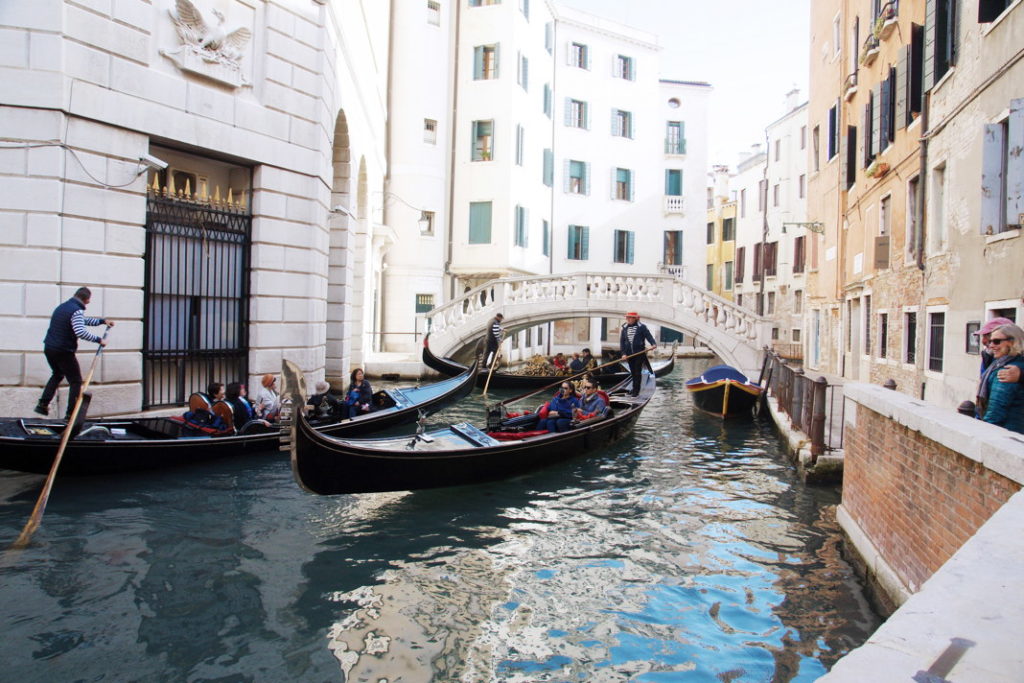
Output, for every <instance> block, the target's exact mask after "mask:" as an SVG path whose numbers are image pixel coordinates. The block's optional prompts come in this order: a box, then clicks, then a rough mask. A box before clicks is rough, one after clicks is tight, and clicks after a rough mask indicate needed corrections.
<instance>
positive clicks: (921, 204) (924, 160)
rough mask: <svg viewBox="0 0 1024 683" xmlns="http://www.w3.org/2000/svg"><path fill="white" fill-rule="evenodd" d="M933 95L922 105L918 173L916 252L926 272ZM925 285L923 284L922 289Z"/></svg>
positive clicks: (925, 98)
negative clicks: (930, 129) (925, 247)
mask: <svg viewBox="0 0 1024 683" xmlns="http://www.w3.org/2000/svg"><path fill="white" fill-rule="evenodd" d="M931 101H932V94H931V92H926V93H925V94H924V102H923V103H922V104H921V149H920V157H921V170H920V172H919V173H918V178H920V180H919V181H918V183H917V185H918V187H917V193H918V202H917V204H918V205H917V235H916V236H915V237H916V240H915V241H916V242H917V244H915V245H914V250H915V251H916V252H917V267H918V269H919V270H921V271H924V235H925V231H924V221H925V218H927V217H928V210H927V209H925V199H927V197H928V193H927V190H926V189H925V188H926V187H927V186H928V182H927V180H928V132H929V131H928V110H929V109H930V108H931ZM923 285H924V283H923V282H922V289H923ZM922 294H923V292H922Z"/></svg>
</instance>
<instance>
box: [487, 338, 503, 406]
mask: <svg viewBox="0 0 1024 683" xmlns="http://www.w3.org/2000/svg"><path fill="white" fill-rule="evenodd" d="M499 358H501V345H500V344H499V345H498V349H497V350H496V351H495V352H494V360H492V361H491V369H490V370H488V371H487V381H486V382H484V398H485V399H486V398H487V387H489V386H491V375H493V374H494V368H495V366H497V365H498V359H499Z"/></svg>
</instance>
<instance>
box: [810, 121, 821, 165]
mask: <svg viewBox="0 0 1024 683" xmlns="http://www.w3.org/2000/svg"><path fill="white" fill-rule="evenodd" d="M811 146H812V149H811V164H812V168H813V169H814V172H815V173H817V172H818V171H820V170H821V160H820V159H819V158H818V154H819V151H820V149H821V130H820V129H819V128H818V126H815V127H814V130H813V131H811Z"/></svg>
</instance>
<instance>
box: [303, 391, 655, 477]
mask: <svg viewBox="0 0 1024 683" xmlns="http://www.w3.org/2000/svg"><path fill="white" fill-rule="evenodd" d="M645 378H646V381H645V383H644V387H643V390H642V391H641V394H640V396H639V397H637V398H635V399H626V398H622V397H615V396H613V397H612V406H613V413H612V416H611V417H609V418H606V419H604V420H600V421H598V422H594V423H591V424H589V425H584V426H580V427H577V428H576V429H571V430H569V431H567V432H561V433H556V434H545V435H541V436H535V437H529V438H522V439H514V440H510V441H497V440H495V439H493V438H490V437H489V436H488V435H486V434H484V433H483V432H481V431H479V430H476V429H475V428H473V427H472V426H471V425H465V424H462V425H453V426H451V427H449V428H447V429H443V430H438V431H436V432H430V433H427V434H426V435H425V437H426V438H421V437H419V436H416V435H411V436H409V437H405V438H403V439H365V440H358V439H332V438H330V437H325V436H323V435H320V434H318V433H316V432H315V431H314V430H312V429H311V428H310V427H309V425H308V424H306V422H305V420H304V419H303V418H301V417H300V418H299V419H298V420H297V421H296V424H295V425H294V429H293V430H292V434H291V435H289V436H288V437H287V439H286V441H287V443H288V446H289V447H290V449H291V453H292V471H293V473H294V474H295V478H296V480H297V481H298V482H299V484H300V485H301V486H302V487H303V488H304V489H306V490H307V491H310V492H312V493H316V494H320V495H338V494H344V493H371V492H380V491H408V490H416V489H426V488H438V487H444V486H461V485H467V484H477V483H481V482H486V481H494V480H498V479H505V478H508V477H512V476H515V475H518V474H522V473H524V472H528V471H531V470H535V469H538V468H541V467H545V466H548V465H551V464H554V463H557V462H561V461H563V460H568V459H570V458H574V457H578V456H580V455H582V454H584V453H593V452H594V451H600V450H601V449H603V448H605V447H607V446H609V445H611V444H613V443H615V442H616V441H619V440H620V439H622V438H624V437H626V436H627V435H628V434H629V433H630V431H631V429H632V428H633V425H634V424H635V423H636V420H637V418H638V417H639V416H640V413H641V411H642V410H643V408H644V406H646V404H647V402H648V401H649V400H650V398H651V396H652V395H653V393H654V385H655V380H654V377H653V376H652V375H650V374H645ZM461 435H468V436H466V438H460V436H461Z"/></svg>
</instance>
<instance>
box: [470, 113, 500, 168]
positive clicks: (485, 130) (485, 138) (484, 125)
mask: <svg viewBox="0 0 1024 683" xmlns="http://www.w3.org/2000/svg"><path fill="white" fill-rule="evenodd" d="M493 132H494V121H474V122H473V150H472V156H471V157H470V159H471V160H472V161H490V160H491V150H492V147H493V143H494V139H493V138H494V135H493Z"/></svg>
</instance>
